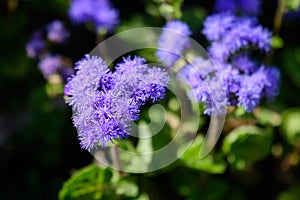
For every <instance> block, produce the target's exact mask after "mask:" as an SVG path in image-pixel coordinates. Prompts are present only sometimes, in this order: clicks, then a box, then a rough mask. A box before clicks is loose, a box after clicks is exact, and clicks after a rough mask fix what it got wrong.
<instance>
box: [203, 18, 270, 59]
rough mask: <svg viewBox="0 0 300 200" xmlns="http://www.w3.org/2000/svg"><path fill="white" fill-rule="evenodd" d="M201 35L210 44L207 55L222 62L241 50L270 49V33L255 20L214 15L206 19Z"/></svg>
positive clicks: (265, 50) (266, 50)
mask: <svg viewBox="0 0 300 200" xmlns="http://www.w3.org/2000/svg"><path fill="white" fill-rule="evenodd" d="M202 33H203V34H204V35H205V36H206V38H207V39H208V40H209V41H210V42H211V46H210V49H209V53H210V54H211V55H212V57H213V58H214V59H218V60H222V61H226V60H228V58H229V57H230V56H231V55H233V54H235V53H237V52H239V51H242V50H243V51H245V50H247V49H248V50H249V49H258V50H260V51H264V52H268V51H269V50H270V49H271V46H270V42H271V36H272V35H271V33H270V32H269V31H268V30H267V29H265V28H263V27H262V26H260V25H258V23H257V20H256V19H255V18H249V17H243V18H238V17H236V16H234V15H231V14H228V13H223V14H215V15H212V16H210V17H208V18H207V19H206V21H205V22H204V29H203V31H202Z"/></svg>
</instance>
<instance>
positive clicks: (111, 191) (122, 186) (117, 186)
mask: <svg viewBox="0 0 300 200" xmlns="http://www.w3.org/2000/svg"><path fill="white" fill-rule="evenodd" d="M136 181H137V180H136V179H135V177H130V176H121V175H120V174H118V173H117V172H116V171H113V170H111V169H109V168H101V167H98V166H96V165H89V166H86V167H84V168H82V169H80V170H79V171H77V172H75V173H74V174H73V175H72V176H71V178H70V179H69V180H67V181H66V182H65V183H64V184H63V187H62V189H61V190H60V192H59V199H60V200H67V199H72V200H84V199H86V200H99V199H128V200H129V199H135V200H138V199H141V200H142V199H145V200H146V199H148V196H147V195H146V194H144V193H141V194H140V192H139V187H138V186H137V184H136Z"/></svg>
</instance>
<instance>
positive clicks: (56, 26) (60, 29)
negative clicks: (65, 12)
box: [47, 20, 70, 43]
mask: <svg viewBox="0 0 300 200" xmlns="http://www.w3.org/2000/svg"><path fill="white" fill-rule="evenodd" d="M69 35H70V33H69V32H68V31H67V30H65V27H64V24H63V23H62V22H61V21H60V20H54V21H53V22H51V23H50V24H48V25H47V37H48V39H49V40H50V41H52V42H56V43H63V42H64V41H65V40H66V39H67V37H68V36H69Z"/></svg>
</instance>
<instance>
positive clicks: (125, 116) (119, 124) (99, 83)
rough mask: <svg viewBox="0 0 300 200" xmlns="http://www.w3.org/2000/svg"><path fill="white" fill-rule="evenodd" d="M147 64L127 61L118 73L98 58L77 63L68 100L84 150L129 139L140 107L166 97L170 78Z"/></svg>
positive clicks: (87, 58) (136, 59)
mask: <svg viewBox="0 0 300 200" xmlns="http://www.w3.org/2000/svg"><path fill="white" fill-rule="evenodd" d="M145 62H146V60H145V59H143V58H140V57H134V58H133V59H131V58H130V57H128V58H124V60H123V62H121V63H119V64H117V65H116V67H115V71H114V72H112V71H111V70H110V69H109V68H108V66H107V65H106V63H105V62H104V61H103V60H102V59H101V58H99V57H97V56H93V57H90V56H88V55H86V57H85V58H84V59H82V60H81V61H79V62H77V63H76V67H75V69H76V70H77V72H76V74H75V75H74V76H73V77H71V78H70V79H69V82H68V83H67V84H66V86H65V96H66V97H67V103H68V104H69V105H70V106H72V109H73V111H74V114H73V124H74V126H75V127H76V128H77V130H78V136H79V139H80V144H81V147H82V148H84V149H87V150H89V151H90V150H92V149H93V148H97V147H98V146H99V145H100V146H105V145H106V144H107V143H108V142H110V141H111V140H113V139H118V138H126V137H128V136H129V130H130V123H131V122H132V121H134V120H137V119H138V118H139V111H140V107H141V106H143V105H144V104H145V103H146V102H148V101H152V102H155V101H157V100H159V99H162V98H163V97H164V94H165V87H166V86H167V85H168V82H169V76H168V74H167V73H166V72H165V71H164V70H162V69H160V68H157V67H152V68H150V67H148V65H147V64H146V63H145Z"/></svg>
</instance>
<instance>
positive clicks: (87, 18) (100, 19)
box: [69, 0, 119, 31]
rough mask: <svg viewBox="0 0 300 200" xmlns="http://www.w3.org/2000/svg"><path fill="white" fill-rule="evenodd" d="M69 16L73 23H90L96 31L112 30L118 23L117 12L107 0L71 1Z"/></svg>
mask: <svg viewBox="0 0 300 200" xmlns="http://www.w3.org/2000/svg"><path fill="white" fill-rule="evenodd" d="M69 16H70V18H71V20H72V21H73V22H75V23H86V22H92V23H93V24H94V25H95V27H96V28H97V29H106V30H108V31H110V30H112V29H113V28H114V27H115V25H117V24H118V21H119V12H118V10H116V9H115V8H113V6H112V5H111V3H110V2H109V0H73V1H72V2H71V5H70V9H69Z"/></svg>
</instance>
